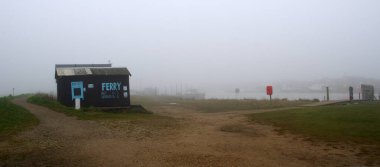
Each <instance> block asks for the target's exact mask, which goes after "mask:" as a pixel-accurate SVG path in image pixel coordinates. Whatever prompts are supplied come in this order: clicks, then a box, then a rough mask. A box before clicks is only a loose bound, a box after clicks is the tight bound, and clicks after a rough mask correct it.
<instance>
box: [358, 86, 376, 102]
mask: <svg viewBox="0 0 380 167" xmlns="http://www.w3.org/2000/svg"><path fill="white" fill-rule="evenodd" d="M361 91H362V100H374V98H375V89H374V87H373V85H364V84H362V85H361Z"/></svg>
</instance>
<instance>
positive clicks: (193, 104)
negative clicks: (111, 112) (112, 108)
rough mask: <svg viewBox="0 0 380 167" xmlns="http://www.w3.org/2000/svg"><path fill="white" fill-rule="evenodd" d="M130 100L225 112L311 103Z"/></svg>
mask: <svg viewBox="0 0 380 167" xmlns="http://www.w3.org/2000/svg"><path fill="white" fill-rule="evenodd" d="M132 102H133V103H135V104H142V105H144V106H148V107H155V106H165V105H173V104H175V105H178V106H181V107H185V108H192V109H195V110H200V111H203V112H225V111H236V110H257V109H272V108H282V107H294V106H300V105H304V104H309V103H313V102H314V101H312V100H287V99H273V100H272V101H269V100H256V99H244V100H236V99H205V100H188V99H182V98H180V97H174V96H155V97H149V96H132Z"/></svg>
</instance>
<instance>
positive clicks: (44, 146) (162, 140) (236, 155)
mask: <svg viewBox="0 0 380 167" xmlns="http://www.w3.org/2000/svg"><path fill="white" fill-rule="evenodd" d="M13 102H14V103H16V104H18V105H21V106H23V107H25V108H27V109H29V110H30V111H31V112H32V113H33V114H35V115H36V116H37V118H38V119H39V120H40V121H41V122H40V125H39V126H38V127H36V128H35V129H33V130H31V131H28V132H25V133H22V134H20V135H19V136H18V138H21V139H23V140H26V141H28V142H30V143H32V144H31V145H32V147H31V148H33V149H32V151H30V153H28V154H27V156H26V157H25V161H24V162H23V163H22V164H23V165H24V166H358V165H363V164H365V162H364V161H363V160H361V159H358V157H357V156H355V154H357V149H355V148H351V147H350V146H347V145H344V144H342V145H329V144H326V143H315V142H314V143H312V142H309V141H305V140H303V139H302V138H301V137H299V136H295V135H290V134H286V135H279V134H277V132H275V131H274V129H273V128H272V127H270V126H264V125H258V124H252V123H249V122H248V121H247V118H246V117H245V116H243V115H242V114H246V113H249V111H243V112H227V113H201V112H197V111H193V110H189V109H183V108H179V107H176V106H166V107H158V108H155V109H153V111H155V112H156V114H160V115H167V116H171V117H175V118H177V119H178V120H180V126H179V127H178V128H169V129H163V130H157V131H158V132H157V133H156V134H158V135H156V136H150V137H141V136H130V135H125V133H122V132H120V131H116V130H114V129H112V128H109V127H108V126H103V125H102V124H101V123H98V122H94V121H83V120H76V119H75V118H73V117H67V116H65V115H63V114H61V113H57V112H54V111H51V110H49V109H46V108H44V107H40V106H36V105H33V104H29V103H26V101H25V98H20V99H15V100H14V101H13ZM251 112H255V111H251ZM137 135H138V134H137Z"/></svg>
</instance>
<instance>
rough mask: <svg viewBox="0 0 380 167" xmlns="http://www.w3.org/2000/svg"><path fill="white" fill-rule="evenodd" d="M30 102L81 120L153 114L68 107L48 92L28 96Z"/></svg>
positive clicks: (134, 117) (151, 115)
mask: <svg viewBox="0 0 380 167" xmlns="http://www.w3.org/2000/svg"><path fill="white" fill-rule="evenodd" d="M28 102H29V103H33V104H37V105H40V106H44V107H47V108H49V109H51V110H54V111H57V112H61V113H64V114H66V115H68V116H75V117H77V118H78V119H81V120H100V119H137V118H150V117H153V114H147V113H146V112H144V111H141V112H144V113H141V112H140V110H139V109H133V108H132V109H130V110H120V111H118V112H116V111H112V112H104V111H101V110H100V109H98V108H94V107H87V108H82V109H80V110H75V109H74V108H73V107H66V106H64V105H62V104H60V103H59V102H58V101H56V100H55V99H53V98H52V97H51V96H49V95H47V94H36V95H33V96H31V97H29V98H28Z"/></svg>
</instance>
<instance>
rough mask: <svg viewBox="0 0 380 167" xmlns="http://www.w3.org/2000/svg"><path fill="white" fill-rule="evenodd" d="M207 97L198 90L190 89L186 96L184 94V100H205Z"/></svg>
mask: <svg viewBox="0 0 380 167" xmlns="http://www.w3.org/2000/svg"><path fill="white" fill-rule="evenodd" d="M205 97H206V94H205V93H200V92H198V90H196V89H189V90H187V91H186V92H185V93H184V94H182V98H183V99H192V100H203V99H205Z"/></svg>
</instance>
